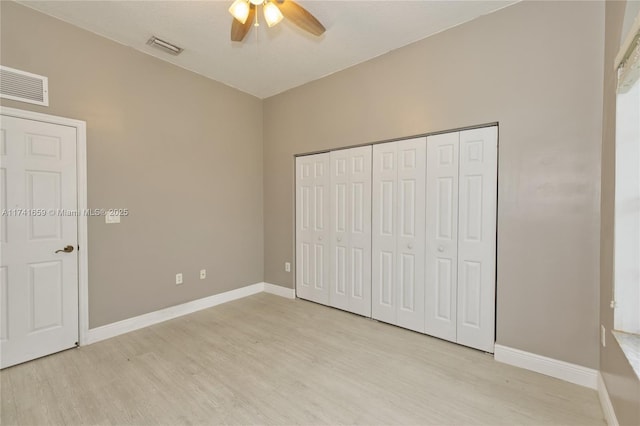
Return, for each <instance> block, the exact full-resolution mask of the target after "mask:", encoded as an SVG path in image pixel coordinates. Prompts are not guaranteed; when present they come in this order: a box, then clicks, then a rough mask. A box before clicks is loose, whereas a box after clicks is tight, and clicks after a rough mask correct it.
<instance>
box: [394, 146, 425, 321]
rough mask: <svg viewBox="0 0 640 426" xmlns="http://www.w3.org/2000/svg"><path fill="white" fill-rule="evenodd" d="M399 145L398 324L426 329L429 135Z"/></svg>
mask: <svg viewBox="0 0 640 426" xmlns="http://www.w3.org/2000/svg"><path fill="white" fill-rule="evenodd" d="M395 143H396V144H397V147H398V159H399V161H398V191H399V193H400V202H399V203H398V218H399V219H400V223H399V230H398V231H399V232H398V240H397V246H396V253H397V256H398V259H399V260H400V267H399V271H398V272H399V273H400V275H399V276H398V277H397V282H398V283H399V286H398V287H397V288H396V291H397V292H398V300H399V301H400V304H399V305H398V307H397V308H398V309H397V318H396V324H397V325H399V326H401V327H405V328H408V329H410V330H414V331H419V332H424V314H425V311H424V291H425V288H424V278H425V264H424V260H423V259H424V256H425V220H426V219H425V202H426V200H425V181H426V174H425V173H426V171H425V168H426V156H427V153H426V148H427V147H426V138H417V139H408V140H403V141H398V142H395Z"/></svg>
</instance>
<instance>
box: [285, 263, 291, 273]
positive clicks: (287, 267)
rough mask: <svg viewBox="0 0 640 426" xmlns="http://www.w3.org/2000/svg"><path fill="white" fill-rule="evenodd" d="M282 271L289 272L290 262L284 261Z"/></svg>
mask: <svg viewBox="0 0 640 426" xmlns="http://www.w3.org/2000/svg"><path fill="white" fill-rule="evenodd" d="M284 271H285V272H291V263H289V262H284Z"/></svg>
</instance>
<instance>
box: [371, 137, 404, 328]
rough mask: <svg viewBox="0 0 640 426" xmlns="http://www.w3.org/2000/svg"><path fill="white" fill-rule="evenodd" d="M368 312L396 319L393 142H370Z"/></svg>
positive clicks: (382, 318)
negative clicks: (370, 199)
mask: <svg viewBox="0 0 640 426" xmlns="http://www.w3.org/2000/svg"><path fill="white" fill-rule="evenodd" d="M372 164H373V166H372V167H373V170H372V172H373V178H372V192H373V194H372V260H373V265H372V266H373V267H372V277H371V281H372V295H371V299H372V303H371V316H372V317H373V318H375V319H377V320H380V321H384V322H388V323H391V324H395V323H396V306H397V305H396V290H395V287H396V285H395V283H396V276H397V274H398V272H397V265H396V246H397V236H398V235H397V228H398V226H397V213H396V207H395V206H396V204H397V203H398V199H399V198H398V194H397V179H398V169H397V145H396V143H395V142H391V143H383V144H378V145H374V146H373V161H372Z"/></svg>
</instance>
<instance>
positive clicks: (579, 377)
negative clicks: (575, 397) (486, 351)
mask: <svg viewBox="0 0 640 426" xmlns="http://www.w3.org/2000/svg"><path fill="white" fill-rule="evenodd" d="M494 358H495V360H496V361H499V362H503V363H505V364H510V365H515V366H516V367H520V368H524V369H527V370H531V371H535V372H536V373H541V374H545V375H547V376H551V377H555V378H557V379H561V380H565V381H567V382H570V383H575V384H576V385H580V386H585V387H588V388H591V389H597V387H598V370H594V369H592V368H587V367H583V366H581V365H577V364H571V363H569V362H565V361H560V360H558V359H553V358H547V357H546V356H542V355H538V354H534V353H531V352H525V351H521V350H520V349H514V348H510V347H508V346H502V345H498V344H496V345H495V353H494Z"/></svg>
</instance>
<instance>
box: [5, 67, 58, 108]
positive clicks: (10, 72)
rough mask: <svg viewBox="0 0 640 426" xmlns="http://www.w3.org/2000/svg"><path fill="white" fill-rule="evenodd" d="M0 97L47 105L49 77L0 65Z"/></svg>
mask: <svg viewBox="0 0 640 426" xmlns="http://www.w3.org/2000/svg"><path fill="white" fill-rule="evenodd" d="M0 98H5V99H11V100H14V101H20V102H28V103H30V104H36V105H43V106H49V79H48V78H47V77H44V76H41V75H37V74H31V73H29V72H26V71H20V70H17V69H14V68H9V67H5V66H2V65H0Z"/></svg>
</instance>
